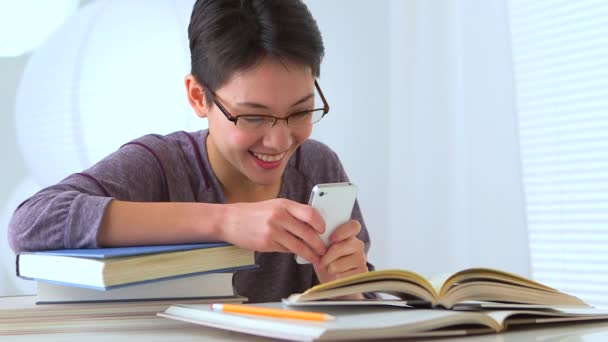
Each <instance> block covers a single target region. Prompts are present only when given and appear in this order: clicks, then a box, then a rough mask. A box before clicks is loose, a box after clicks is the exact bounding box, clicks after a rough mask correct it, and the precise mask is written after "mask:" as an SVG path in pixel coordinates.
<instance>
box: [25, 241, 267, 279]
mask: <svg viewBox="0 0 608 342" xmlns="http://www.w3.org/2000/svg"><path fill="white" fill-rule="evenodd" d="M224 246H231V244H229V243H227V242H209V243H196V244H179V245H178V244H175V245H153V246H129V247H111V248H81V249H56V250H46V251H32V252H23V253H22V254H36V255H49V256H50V255H52V256H65V257H74V258H91V259H99V260H106V259H111V258H118V257H129V256H138V255H148V254H155V253H167V252H179V251H189V250H195V249H208V248H215V247H224ZM19 257H20V255H19V254H18V255H17V258H16V273H17V276H18V277H20V278H23V279H30V280H37V281H46V282H50V283H55V284H61V285H71V286H78V287H83V288H90V289H95V290H102V291H105V290H110V289H113V288H120V287H125V286H131V285H138V284H145V283H150V282H156V281H160V280H169V279H176V278H181V277H189V276H194V275H200V274H205V273H215V272H229V273H233V272H236V271H239V270H246V269H252V268H257V265H255V264H250V265H243V266H239V267H229V268H224V269H215V270H209V271H204V272H195V273H189V274H181V275H176V276H169V277H160V278H155V279H147V280H142V281H136V282H131V283H127V284H121V285H114V286H107V287H103V286H101V287H99V286H87V285H83V284H75V283H68V282H61V281H56V280H55V281H53V280H49V279H40V278H32V277H25V276H22V275H21V274H20V272H19Z"/></svg>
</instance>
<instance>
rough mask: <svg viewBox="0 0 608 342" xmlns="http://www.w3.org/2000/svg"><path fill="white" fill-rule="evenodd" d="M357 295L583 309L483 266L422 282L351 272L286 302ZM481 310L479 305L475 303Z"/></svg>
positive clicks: (394, 274)
mask: <svg viewBox="0 0 608 342" xmlns="http://www.w3.org/2000/svg"><path fill="white" fill-rule="evenodd" d="M363 292H382V293H387V294H392V295H395V296H398V297H401V298H402V299H404V300H406V301H407V302H408V304H409V303H412V305H417V304H421V303H423V304H426V305H427V306H432V307H437V306H440V307H444V308H447V309H450V308H453V307H454V306H458V305H469V304H470V303H471V302H475V305H477V306H479V305H480V304H479V302H493V303H492V307H497V306H500V303H505V307H510V308H513V307H514V306H513V305H514V304H521V305H522V306H520V307H525V306H536V307H538V306H542V305H545V306H568V307H583V308H584V307H589V305H588V304H587V303H585V302H583V301H582V300H580V299H578V298H576V297H574V296H572V295H569V294H566V293H563V292H560V291H558V290H556V289H553V288H551V287H548V286H546V285H543V284H540V283H538V282H535V281H532V280H530V279H527V278H524V277H521V276H518V275H515V274H512V273H508V272H504V271H499V270H495V269H489V268H470V269H466V270H463V271H460V272H457V273H454V274H451V275H444V276H439V277H436V278H434V279H430V280H429V279H426V278H424V277H423V276H421V275H420V274H418V273H415V272H411V271H405V270H380V271H371V272H367V273H362V274H357V275H354V276H351V277H346V278H342V279H338V280H335V281H333V282H328V283H325V284H320V285H317V286H315V287H312V288H311V289H309V290H308V291H306V292H304V293H301V294H293V295H291V296H289V298H287V300H286V303H288V304H294V305H296V304H298V303H304V302H310V301H320V300H326V299H330V298H335V297H339V296H345V295H349V294H354V293H363ZM481 306H482V307H483V305H481Z"/></svg>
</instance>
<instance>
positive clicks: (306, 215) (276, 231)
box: [219, 198, 360, 264]
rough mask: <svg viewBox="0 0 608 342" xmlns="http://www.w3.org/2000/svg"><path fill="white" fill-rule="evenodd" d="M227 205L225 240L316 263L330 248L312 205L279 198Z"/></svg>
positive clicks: (251, 248) (321, 221) (222, 230)
mask: <svg viewBox="0 0 608 342" xmlns="http://www.w3.org/2000/svg"><path fill="white" fill-rule="evenodd" d="M225 208H226V211H225V212H224V213H223V214H224V215H225V216H224V217H225V220H224V224H223V226H222V228H221V232H220V233H219V235H220V237H221V238H222V240H224V241H227V242H229V243H232V244H234V245H236V246H239V247H242V248H246V249H250V250H254V251H259V252H284V253H294V254H297V255H299V256H301V257H303V258H305V259H306V260H309V261H310V262H311V263H313V264H314V263H319V262H320V260H321V259H320V256H322V255H324V254H325V253H326V251H327V248H326V247H325V244H324V243H323V241H322V240H321V238H320V237H319V234H321V233H323V232H324V231H325V222H324V221H323V218H322V217H321V215H320V214H319V212H318V211H317V210H315V209H313V208H312V207H310V206H308V205H305V204H301V203H298V202H295V201H291V200H288V199H283V198H276V199H271V200H268V201H262V202H255V203H234V204H227V205H225ZM359 229H360V228H359ZM355 235H356V234H355Z"/></svg>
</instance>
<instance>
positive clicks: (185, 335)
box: [0, 297, 608, 342]
mask: <svg viewBox="0 0 608 342" xmlns="http://www.w3.org/2000/svg"><path fill="white" fill-rule="evenodd" d="M2 302H3V299H2V298H1V297H0V308H1V307H2V306H1V304H2ZM0 311H1V310H0ZM0 314H1V312H0ZM1 317H2V316H1V315H0V341H11V342H12V341H16V342H18V341H24V342H25V341H28V342H30V341H33V342H35V341H40V342H56V341H85V342H94V341H116V342H119V341H120V342H122V341H141V342H157V341H268V339H267V338H262V337H256V336H250V335H245V334H239V333H233V332H229V331H224V330H220V329H213V328H207V327H202V326H197V325H194V324H188V323H182V322H177V321H173V320H169V319H164V318H159V317H154V316H153V315H150V316H149V317H140V318H137V317H131V318H129V317H124V318H116V317H111V318H109V319H108V320H107V321H106V324H103V322H104V320H103V318H101V319H99V318H93V319H87V320H79V319H78V317H74V316H71V317H66V318H61V319H58V320H57V319H56V320H57V322H58V324H59V323H65V322H69V324H70V326H69V327H70V328H69V329H70V330H72V331H74V330H78V329H80V330H84V331H81V332H60V333H58V332H55V333H44V334H40V333H38V334H21V335H2V332H3V330H2V329H3V328H2V327H3V324H4V329H7V328H8V327H9V326H10V324H12V323H19V324H25V326H28V325H29V324H30V323H24V322H26V321H27V319H17V320H15V319H13V320H12V321H9V320H11V319H7V318H1ZM5 317H6V316H5ZM130 319H131V320H134V321H136V322H135V323H136V324H132V323H129V322H128V321H129V320H130ZM49 320H50V321H52V318H49ZM137 320H140V321H137ZM11 322H12V323H11ZM91 322H93V326H91ZM97 322H98V323H99V324H100V326H99V328H97V327H96V326H95V324H97ZM123 323H125V324H124V325H122V324H123ZM31 324H32V327H35V325H36V323H35V322H34V323H31ZM47 325H48V323H47ZM102 329H103V330H102ZM128 329H134V330H128ZM464 340H466V341H472V342H515V341H517V342H519V341H598V342H599V341H602V342H603V341H608V322H598V323H582V324H560V325H543V326H540V327H539V326H536V327H535V328H517V329H515V330H511V331H507V332H504V333H500V334H487V335H477V336H465V337H457V338H442V339H423V340H422V341H464ZM409 341H411V339H410V340H409Z"/></svg>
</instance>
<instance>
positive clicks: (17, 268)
mask: <svg viewBox="0 0 608 342" xmlns="http://www.w3.org/2000/svg"><path fill="white" fill-rule="evenodd" d="M15 274H16V275H17V277H21V275H20V274H19V254H17V256H16V257H15Z"/></svg>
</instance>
